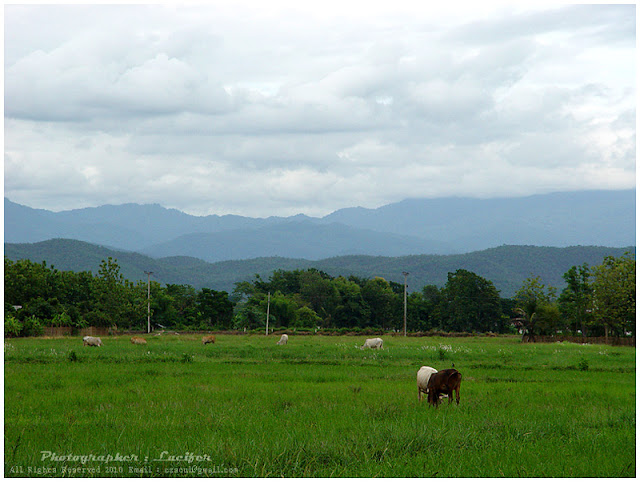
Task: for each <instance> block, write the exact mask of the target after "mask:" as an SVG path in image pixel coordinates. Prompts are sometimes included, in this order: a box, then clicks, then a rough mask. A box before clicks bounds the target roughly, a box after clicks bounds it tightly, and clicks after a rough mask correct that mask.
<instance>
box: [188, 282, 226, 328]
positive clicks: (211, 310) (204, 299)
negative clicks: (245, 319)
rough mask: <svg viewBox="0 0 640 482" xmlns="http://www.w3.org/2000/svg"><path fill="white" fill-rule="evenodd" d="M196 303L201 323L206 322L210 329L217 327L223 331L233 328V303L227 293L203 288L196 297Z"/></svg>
mask: <svg viewBox="0 0 640 482" xmlns="http://www.w3.org/2000/svg"><path fill="white" fill-rule="evenodd" d="M196 303H197V306H198V317H199V320H200V322H204V323H205V324H206V325H207V326H208V327H214V326H215V327H217V328H220V329H223V330H225V329H228V328H231V322H232V319H233V303H231V301H229V295H228V293H227V292H226V291H215V290H212V289H209V288H202V290H201V291H200V292H199V293H198V295H197V296H196Z"/></svg>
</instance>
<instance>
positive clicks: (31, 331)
mask: <svg viewBox="0 0 640 482" xmlns="http://www.w3.org/2000/svg"><path fill="white" fill-rule="evenodd" d="M43 333H44V326H42V323H41V322H40V321H39V320H38V319H37V318H36V317H35V316H30V317H29V318H27V319H26V320H24V325H23V328H22V336H40V335H42V334H43Z"/></svg>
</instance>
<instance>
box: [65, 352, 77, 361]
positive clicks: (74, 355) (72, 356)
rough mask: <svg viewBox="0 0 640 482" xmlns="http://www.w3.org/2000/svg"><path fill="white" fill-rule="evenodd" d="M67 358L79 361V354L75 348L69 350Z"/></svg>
mask: <svg viewBox="0 0 640 482" xmlns="http://www.w3.org/2000/svg"><path fill="white" fill-rule="evenodd" d="M67 359H68V360H69V361H70V362H76V361H78V355H76V352H75V351H74V350H71V351H70V352H69V354H68V355H67Z"/></svg>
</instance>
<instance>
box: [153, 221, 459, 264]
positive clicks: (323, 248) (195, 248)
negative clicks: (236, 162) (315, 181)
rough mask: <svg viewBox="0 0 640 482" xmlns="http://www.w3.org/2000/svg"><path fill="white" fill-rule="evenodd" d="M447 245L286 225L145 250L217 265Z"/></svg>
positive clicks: (434, 249) (193, 237)
mask: <svg viewBox="0 0 640 482" xmlns="http://www.w3.org/2000/svg"><path fill="white" fill-rule="evenodd" d="M446 249H447V246H446V245H445V244H444V243H436V242H432V241H428V240H425V239H420V238H417V237H411V236H402V235H398V234H389V233H379V232H375V231H372V230H369V229H358V228H351V227H349V226H344V225H342V224H337V223H332V224H324V225H318V224H315V223H312V222H309V221H302V222H288V223H284V224H277V225H274V226H266V227H262V228H258V229H242V230H233V231H224V232H219V233H198V234H189V235H185V236H181V237H179V238H176V239H174V240H172V241H168V242H166V243H162V244H157V245H155V246H151V247H149V248H144V249H142V250H141V252H142V253H144V254H147V255H150V256H154V257H166V256H192V257H197V258H201V259H204V260H205V261H210V262H216V261H223V260H234V259H250V258H256V257H267V256H280V257H289V258H303V259H309V260H317V259H322V258H327V257H331V256H336V255H346V254H364V255H376V256H380V255H387V256H400V255H407V254H412V253H425V252H431V253H443V252H446Z"/></svg>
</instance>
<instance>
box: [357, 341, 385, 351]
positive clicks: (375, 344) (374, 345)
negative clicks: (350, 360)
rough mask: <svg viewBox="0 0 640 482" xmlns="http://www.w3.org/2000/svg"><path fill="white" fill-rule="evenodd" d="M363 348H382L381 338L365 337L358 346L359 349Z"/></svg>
mask: <svg viewBox="0 0 640 482" xmlns="http://www.w3.org/2000/svg"><path fill="white" fill-rule="evenodd" d="M364 348H382V338H367V339H366V341H365V342H364V345H362V346H361V347H360V349H361V350H362V349H364Z"/></svg>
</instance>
